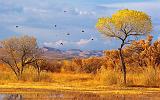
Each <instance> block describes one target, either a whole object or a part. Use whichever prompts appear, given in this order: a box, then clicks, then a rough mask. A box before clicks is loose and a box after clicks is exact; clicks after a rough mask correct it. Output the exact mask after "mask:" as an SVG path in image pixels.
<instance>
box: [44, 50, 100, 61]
mask: <svg viewBox="0 0 160 100" xmlns="http://www.w3.org/2000/svg"><path fill="white" fill-rule="evenodd" d="M42 49H43V50H44V56H45V57H46V58H48V59H59V60H61V59H72V58H75V57H78V58H88V57H91V56H98V57H100V56H102V55H103V51H102V50H84V51H83V50H80V49H69V50H60V49H56V48H51V47H43V48H42Z"/></svg>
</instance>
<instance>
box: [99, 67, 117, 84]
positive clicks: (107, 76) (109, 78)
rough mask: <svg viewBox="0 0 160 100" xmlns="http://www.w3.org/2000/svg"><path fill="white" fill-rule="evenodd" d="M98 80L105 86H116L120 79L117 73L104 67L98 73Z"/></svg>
mask: <svg viewBox="0 0 160 100" xmlns="http://www.w3.org/2000/svg"><path fill="white" fill-rule="evenodd" d="M97 78H98V80H99V81H100V82H101V83H102V84H104V85H115V84H117V83H118V79H119V77H118V74H117V72H115V71H113V70H107V69H106V68H105V67H104V66H102V67H101V68H100V69H99V70H98V71H97ZM97 78H96V79H97Z"/></svg>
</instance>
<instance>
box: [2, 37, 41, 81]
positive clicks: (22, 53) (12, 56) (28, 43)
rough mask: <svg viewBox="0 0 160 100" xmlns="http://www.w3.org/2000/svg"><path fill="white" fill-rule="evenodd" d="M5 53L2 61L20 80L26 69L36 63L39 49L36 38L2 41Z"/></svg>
mask: <svg viewBox="0 0 160 100" xmlns="http://www.w3.org/2000/svg"><path fill="white" fill-rule="evenodd" d="M1 45H2V49H3V51H4V55H3V57H1V61H3V62H4V63H6V64H7V65H8V66H9V67H10V68H11V70H12V71H13V72H14V73H15V75H16V77H17V79H18V80H20V79H21V78H22V74H23V71H24V68H25V67H26V66H27V65H28V64H30V63H32V62H34V61H35V58H36V55H37V54H38V51H39V48H38V45H37V41H36V38H34V37H29V36H22V37H12V38H9V39H6V40H3V41H1Z"/></svg>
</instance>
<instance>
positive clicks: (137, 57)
mask: <svg viewBox="0 0 160 100" xmlns="http://www.w3.org/2000/svg"><path fill="white" fill-rule="evenodd" d="M19 41H21V42H19ZM1 44H2V50H1V63H3V64H5V66H6V67H7V68H10V70H11V71H13V72H14V74H15V75H16V76H17V79H18V80H21V78H22V76H23V72H24V71H25V70H26V69H27V68H28V67H33V68H35V69H36V72H37V75H38V77H39V78H40V75H41V72H43V71H45V72H51V73H54V72H56V73H61V72H63V73H90V74H95V75H96V74H97V73H99V70H101V69H102V68H105V69H106V70H108V71H112V72H115V73H118V72H121V71H122V66H121V61H120V57H119V50H105V51H104V55H103V56H102V57H90V58H83V59H82V58H73V59H72V60H61V61H56V60H54V61H51V60H48V59H47V58H45V57H44V56H43V50H42V49H41V48H38V46H37V44H36V39H35V38H33V37H29V36H23V37H19V38H15V37H14V38H10V39H7V40H4V41H2V42H1ZM122 52H123V56H124V60H125V63H126V67H127V72H128V73H141V72H142V71H144V70H146V69H148V68H152V69H154V71H155V72H156V71H158V70H159V67H160V41H159V40H157V41H154V42H153V36H148V37H147V38H146V39H142V40H139V41H132V43H131V44H130V45H128V46H126V47H125V48H124V49H123V51H122Z"/></svg>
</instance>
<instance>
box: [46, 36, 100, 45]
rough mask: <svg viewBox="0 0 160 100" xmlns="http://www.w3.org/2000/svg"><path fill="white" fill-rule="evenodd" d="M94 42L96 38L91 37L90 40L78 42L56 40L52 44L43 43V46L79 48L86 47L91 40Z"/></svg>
mask: <svg viewBox="0 0 160 100" xmlns="http://www.w3.org/2000/svg"><path fill="white" fill-rule="evenodd" d="M92 39H93V40H94V41H96V40H97V39H96V38H93V37H91V38H90V39H80V40H79V41H76V42H75V41H67V40H58V41H54V42H44V43H43V45H44V46H47V47H56V48H59V47H62V45H61V43H63V47H69V46H70V47H79V46H86V45H88V44H89V43H91V42H92V41H93V40H92Z"/></svg>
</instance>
